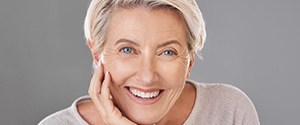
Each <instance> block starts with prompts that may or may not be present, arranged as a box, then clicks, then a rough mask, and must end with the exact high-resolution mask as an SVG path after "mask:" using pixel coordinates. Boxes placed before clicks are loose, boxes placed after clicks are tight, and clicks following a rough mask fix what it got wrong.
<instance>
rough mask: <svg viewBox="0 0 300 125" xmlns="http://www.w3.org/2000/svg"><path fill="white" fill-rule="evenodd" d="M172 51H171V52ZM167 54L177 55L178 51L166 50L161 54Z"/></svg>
mask: <svg viewBox="0 0 300 125" xmlns="http://www.w3.org/2000/svg"><path fill="white" fill-rule="evenodd" d="M166 52H169V54H168V53H166ZM170 52H171V53H170ZM162 54H163V55H165V56H176V55H177V52H176V51H174V50H165V51H163V52H162V53H161V54H160V55H162Z"/></svg>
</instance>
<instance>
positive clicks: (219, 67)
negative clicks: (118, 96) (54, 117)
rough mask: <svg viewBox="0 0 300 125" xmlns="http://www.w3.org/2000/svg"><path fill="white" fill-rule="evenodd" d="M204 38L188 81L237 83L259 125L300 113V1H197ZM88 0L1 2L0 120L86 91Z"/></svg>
mask: <svg viewBox="0 0 300 125" xmlns="http://www.w3.org/2000/svg"><path fill="white" fill-rule="evenodd" d="M198 2H199V5H200V7H201V10H202V11H203V15H204V18H205V20H206V24H207V32H208V39H207V42H206V45H205V48H204V50H203V52H202V55H203V58H204V60H202V61H199V60H198V61H197V62H196V64H195V67H194V69H193V73H192V76H191V79H193V80H196V81H199V82H223V83H229V84H232V85H234V86H237V87H239V88H240V89H242V90H243V91H244V92H246V93H247V94H248V96H249V97H250V98H251V99H252V101H253V102H254V104H255V106H256V108H257V111H258V114H259V117H260V121H261V124H262V125H296V124H299V114H300V100H299V97H298V96H299V95H300V91H299V89H300V84H299V73H297V72H298V71H300V68H299V64H300V58H299V57H300V56H299V53H300V49H299V46H300V41H299V29H300V24H299V22H300V14H299V12H300V7H299V6H300V1H297V0H199V1H198ZM88 4H89V0H1V1H0V124H1V125H18V124H22V125H32V124H37V123H38V122H39V121H40V120H41V119H42V118H44V117H46V116H47V115H49V114H51V113H53V112H55V111H58V110H60V109H63V108H66V107H68V106H70V105H71V103H72V102H73V101H74V100H75V99H76V98H77V97H79V96H81V95H85V94H87V89H88V86H89V81H90V78H91V76H92V68H91V64H92V59H91V54H90V52H89V50H88V47H87V46H86V45H85V39H84V33H83V22H84V17H85V13H86V9H87V7H88Z"/></svg>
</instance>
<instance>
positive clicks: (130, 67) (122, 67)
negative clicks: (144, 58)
mask: <svg viewBox="0 0 300 125" xmlns="http://www.w3.org/2000/svg"><path fill="white" fill-rule="evenodd" d="M136 62H137V61H135V59H130V60H129V59H123V58H115V59H113V60H109V61H107V62H106V64H105V65H104V67H105V69H106V71H109V72H110V74H111V77H112V82H113V83H114V85H121V84H122V83H124V80H126V79H127V78H129V77H130V76H131V75H132V74H133V73H134V69H136V68H135V67H134V66H135V65H136V64H135V63H136Z"/></svg>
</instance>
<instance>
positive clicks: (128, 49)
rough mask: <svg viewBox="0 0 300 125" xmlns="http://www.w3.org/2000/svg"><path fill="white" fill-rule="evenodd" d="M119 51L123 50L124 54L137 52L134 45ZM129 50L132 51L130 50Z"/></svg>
mask: <svg viewBox="0 0 300 125" xmlns="http://www.w3.org/2000/svg"><path fill="white" fill-rule="evenodd" d="M125 49H127V50H125ZM119 51H120V52H122V53H124V54H133V53H136V52H135V49H134V48H132V47H123V48H121V49H120V50H119ZM128 51H130V52H128Z"/></svg>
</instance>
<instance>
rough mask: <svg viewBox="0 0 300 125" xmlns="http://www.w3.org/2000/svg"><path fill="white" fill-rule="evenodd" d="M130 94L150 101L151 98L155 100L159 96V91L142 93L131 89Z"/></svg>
mask: <svg viewBox="0 0 300 125" xmlns="http://www.w3.org/2000/svg"><path fill="white" fill-rule="evenodd" d="M129 90H130V92H131V93H132V94H133V95H135V96H137V97H140V98H144V99H149V98H155V97H157V96H158V95H159V91H154V92H141V91H139V90H136V89H133V88H129Z"/></svg>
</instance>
